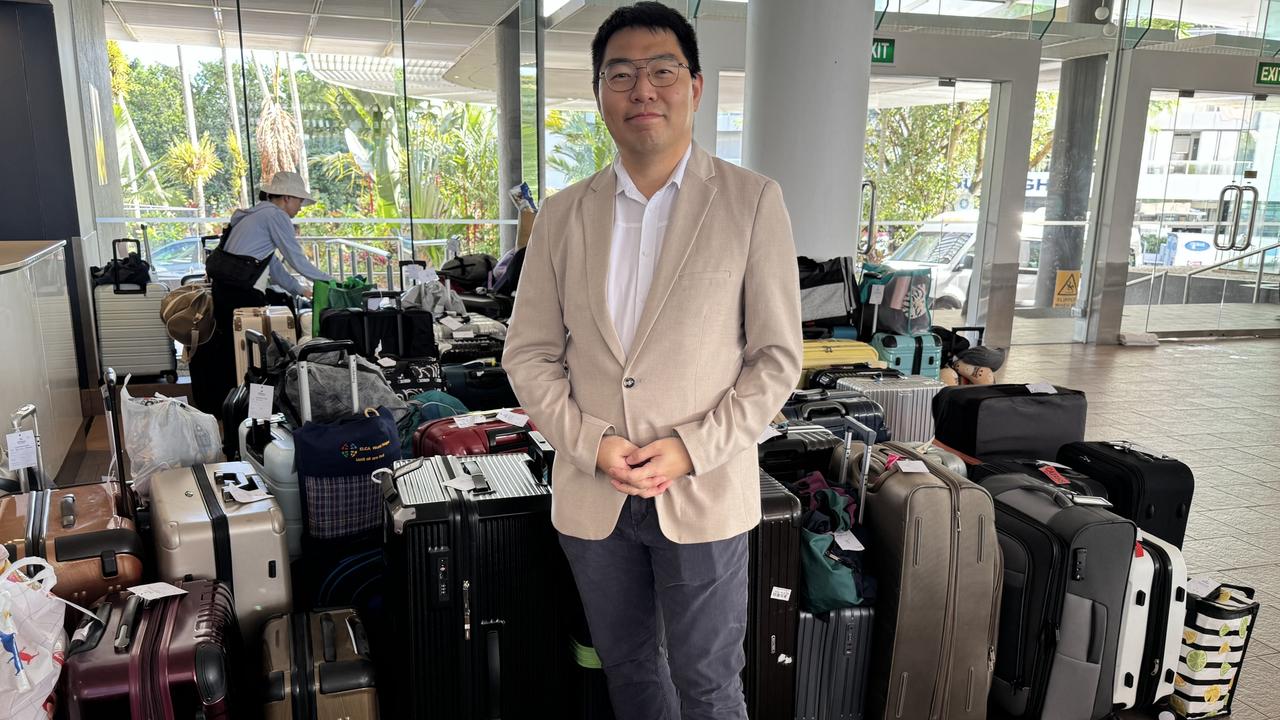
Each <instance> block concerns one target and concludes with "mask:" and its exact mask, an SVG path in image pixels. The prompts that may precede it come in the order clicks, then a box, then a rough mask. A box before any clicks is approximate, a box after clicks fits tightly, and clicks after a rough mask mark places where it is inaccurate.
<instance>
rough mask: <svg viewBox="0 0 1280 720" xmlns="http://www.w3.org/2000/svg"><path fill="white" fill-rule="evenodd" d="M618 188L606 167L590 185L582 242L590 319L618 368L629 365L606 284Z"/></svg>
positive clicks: (584, 202) (614, 178)
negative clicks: (610, 307)
mask: <svg viewBox="0 0 1280 720" xmlns="http://www.w3.org/2000/svg"><path fill="white" fill-rule="evenodd" d="M616 188H617V176H616V175H615V174H614V172H613V166H612V165H610V166H609V167H607V168H605V169H604V170H603V171H602V172H600V173H598V174H597V175H596V178H595V180H593V181H592V182H591V192H590V193H588V194H587V195H586V197H584V198H583V200H582V240H583V244H584V245H586V260H587V294H588V298H587V300H588V302H589V303H590V305H591V316H592V317H593V318H595V321H596V327H597V328H599V330H600V336H601V337H603V338H604V341H605V344H606V345H608V346H609V351H610V352H612V353H613V356H614V358H616V359H617V360H618V364H619V365H626V364H627V356H626V354H625V353H623V352H622V341H621V340H620V339H618V331H617V330H616V329H614V327H613V317H612V316H610V315H609V298H608V297H607V296H606V295H605V284H606V282H608V278H609V253H610V249H611V247H612V245H613V201H614V194H615V191H616Z"/></svg>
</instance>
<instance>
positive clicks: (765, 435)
mask: <svg viewBox="0 0 1280 720" xmlns="http://www.w3.org/2000/svg"><path fill="white" fill-rule="evenodd" d="M776 437H782V433H781V432H779V431H778V429H777V428H775V427H774V426H772V425H770V426H768V427H766V428H765V429H764V432H762V433H760V437H759V438H758V439H757V440H756V444H757V445H763V444H765V443H766V442H768V441H770V440H772V439H774V438H776Z"/></svg>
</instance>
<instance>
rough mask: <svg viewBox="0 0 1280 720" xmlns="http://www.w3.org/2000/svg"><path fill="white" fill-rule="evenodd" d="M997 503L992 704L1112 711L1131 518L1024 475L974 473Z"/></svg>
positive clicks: (1050, 717) (1077, 716) (1016, 713)
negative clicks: (999, 563) (999, 581)
mask: <svg viewBox="0 0 1280 720" xmlns="http://www.w3.org/2000/svg"><path fill="white" fill-rule="evenodd" d="M982 487H983V488H984V489H986V490H987V491H988V492H990V493H991V496H992V498H993V499H994V500H995V508H996V534H997V536H998V538H999V541H1000V549H1001V551H1002V552H1003V554H1004V597H1003V602H1002V605H1001V611H1000V630H999V646H998V648H997V650H996V656H995V678H994V680H993V682H992V685H991V702H992V705H993V706H994V707H997V708H999V709H1001V710H1003V711H1004V712H1005V713H1006V714H1007V715H1008V716H1010V717H1018V718H1043V719H1044V720H1098V719H1099V718H1104V717H1107V716H1108V715H1110V713H1111V710H1112V696H1113V693H1114V683H1115V671H1116V654H1117V651H1118V648H1119V642H1120V620H1121V615H1122V611H1123V609H1124V607H1125V586H1126V583H1127V582H1128V579H1129V566H1130V564H1131V560H1132V557H1133V548H1134V542H1135V537H1136V531H1135V529H1134V526H1133V523H1131V522H1129V521H1128V520H1125V519H1124V518H1121V517H1119V516H1117V515H1115V514H1114V513H1112V512H1110V511H1109V510H1108V509H1107V508H1106V507H1104V506H1100V505H1097V504H1093V503H1097V502H1101V503H1105V502H1106V501H1104V500H1099V499H1097V498H1090V497H1083V496H1077V495H1075V494H1074V493H1071V492H1069V491H1066V490H1062V489H1059V488H1057V487H1055V486H1053V485H1052V484H1049V483H1045V482H1041V481H1039V480H1037V479H1035V478H1031V477H1027V476H1026V475H1022V474H1008V475H993V476H991V477H988V478H986V479H985V480H983V481H982Z"/></svg>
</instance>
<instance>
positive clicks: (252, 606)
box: [151, 462, 293, 639]
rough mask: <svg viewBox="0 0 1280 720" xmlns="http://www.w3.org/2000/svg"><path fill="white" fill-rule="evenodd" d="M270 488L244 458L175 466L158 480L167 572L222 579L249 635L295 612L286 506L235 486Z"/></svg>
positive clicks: (155, 493) (154, 510)
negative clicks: (237, 491)
mask: <svg viewBox="0 0 1280 720" xmlns="http://www.w3.org/2000/svg"><path fill="white" fill-rule="evenodd" d="M232 485H234V486H236V487H238V488H241V489H243V490H246V491H252V490H255V489H258V488H261V489H266V482H265V481H264V480H263V478H262V477H261V476H260V475H258V474H257V473H256V472H254V470H253V466H251V465H249V464H248V463H243V462H229V463H213V464H209V465H197V466H195V467H191V468H177V469H174V470H167V471H165V472H163V473H160V474H158V475H156V476H155V477H154V478H153V479H152V481H151V518H152V520H151V522H152V527H153V528H154V532H155V543H156V566H157V570H158V575H159V579H160V580H163V581H165V582H175V581H177V580H183V579H188V578H195V579H207V580H220V581H222V582H223V583H226V584H227V585H228V586H229V587H230V588H231V592H232V594H233V595H234V596H235V599H236V616H237V617H238V618H239V620H240V630H241V633H242V634H243V636H244V637H245V638H246V639H248V638H253V637H255V633H256V632H257V631H258V630H259V629H260V628H261V627H262V624H263V622H265V621H266V619H267V618H268V617H270V616H272V615H279V614H281V613H287V612H289V611H290V610H291V609H292V607H293V596H292V591H291V589H290V582H289V550H288V545H287V543H286V539H285V523H284V513H282V512H280V506H279V505H278V504H277V503H276V500H275V498H274V497H267V498H265V499H262V500H258V501H256V502H249V503H240V502H237V501H236V500H235V499H234V498H233V497H232V496H231V494H230V491H229V489H228V488H229V487H230V486H232Z"/></svg>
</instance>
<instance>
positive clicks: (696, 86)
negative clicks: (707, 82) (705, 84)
mask: <svg viewBox="0 0 1280 720" xmlns="http://www.w3.org/2000/svg"><path fill="white" fill-rule="evenodd" d="M701 102H702V73H698V74H697V75H694V76H693V111H694V112H697V111H698V104H699V103H701Z"/></svg>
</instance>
